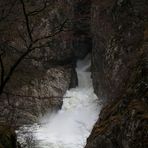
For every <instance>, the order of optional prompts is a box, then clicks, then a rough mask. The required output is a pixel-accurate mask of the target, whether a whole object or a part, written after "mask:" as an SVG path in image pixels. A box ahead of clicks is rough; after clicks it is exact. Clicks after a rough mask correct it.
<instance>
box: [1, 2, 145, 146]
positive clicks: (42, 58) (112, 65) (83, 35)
mask: <svg viewBox="0 0 148 148" xmlns="http://www.w3.org/2000/svg"><path fill="white" fill-rule="evenodd" d="M13 2H15V1H13V0H8V1H6V3H5V2H0V4H1V5H2V6H5V7H6V8H7V9H6V14H7V11H8V9H9V7H10V8H11V5H10V6H9V4H11V3H13ZM24 2H25V5H26V7H27V8H26V10H27V11H28V12H30V11H32V9H35V10H38V8H40V7H42V4H43V1H41V0H37V1H34V0H32V1H30V2H29V1H27V0H26V1H24ZM47 2H48V3H47V4H46V5H47V6H48V7H47V8H46V9H45V11H43V12H41V13H39V14H37V15H35V17H32V16H31V18H30V20H31V24H30V26H35V28H34V30H35V31H34V34H33V37H36V36H40V35H46V33H47V32H49V31H50V32H54V29H55V26H57V25H59V24H60V23H61V22H63V21H64V20H65V19H68V22H67V23H66V26H65V30H64V31H62V32H60V33H59V34H58V35H57V36H55V37H53V38H51V39H50V40H49V43H48V47H42V48H40V49H37V50H36V51H34V52H32V53H31V55H30V56H28V57H27V58H26V59H24V60H23V61H22V62H21V63H20V65H19V66H18V68H17V69H16V71H15V73H14V74H13V76H12V78H11V80H10V82H9V83H8V84H7V86H6V88H5V90H4V92H5V93H3V94H2V95H1V96H0V98H1V100H0V112H1V114H0V121H1V122H2V123H5V122H8V123H9V124H11V125H13V127H17V126H20V125H23V124H30V123H34V122H37V121H38V118H39V117H40V116H42V115H44V114H45V113H46V112H47V111H48V110H51V111H52V110H56V111H57V110H59V109H60V108H61V107H62V102H63V100H62V97H63V95H64V94H65V92H66V90H67V89H69V88H73V87H76V86H77V83H78V82H77V74H76V71H75V66H76V61H77V60H78V59H83V58H84V57H85V56H86V55H87V54H88V53H90V54H91V63H92V64H91V72H92V81H93V87H94V91H95V93H96V95H97V96H98V98H99V99H100V100H101V101H102V102H103V108H102V110H101V112H100V115H99V117H98V121H97V122H96V124H95V125H94V128H93V130H92V132H91V135H90V136H89V137H88V139H87V144H86V146H85V147H86V148H147V147H148V126H147V125H148V98H147V97H148V96H147V95H148V94H147V60H148V59H147V58H148V52H147V49H148V1H147V0H103V1H101V0H75V1H74V0H55V1H47ZM12 8H13V9H12V10H11V15H10V16H9V17H8V18H7V21H2V22H1V21H0V30H1V31H0V34H1V39H0V47H1V49H2V48H4V49H7V50H6V55H5V57H4V64H5V66H6V71H7V69H9V67H11V64H12V63H13V62H14V61H15V59H16V58H17V57H18V56H19V55H20V53H21V52H22V51H23V50H24V48H25V42H24V38H25V39H26V36H27V35H26V31H27V30H26V25H24V21H23V19H24V15H23V13H22V8H21V7H20V3H19V0H17V1H16V3H15V5H13V7H12ZM0 10H1V11H0V12H1V14H3V13H2V12H3V11H4V10H3V9H2V7H1V8H0ZM8 12H9V11H8ZM17 12H19V13H17ZM16 18H17V19H16ZM15 19H16V20H15ZM12 22H13V23H12ZM12 28H13V29H12ZM20 32H21V33H22V34H20ZM22 35H23V37H22ZM6 41H8V42H6ZM26 42H28V39H26ZM18 50H19V54H18ZM32 57H33V58H32ZM1 69H2V67H1ZM1 74H2V73H1ZM8 129H9V128H8ZM3 131H4V130H0V135H1V133H4V132H3ZM12 133H13V132H12ZM10 135H11V134H10ZM12 135H14V134H12ZM3 137H5V135H4V136H2V138H1V137H0V147H2V148H5V147H6V148H7V147H8V146H4V145H3V141H2V140H1V139H5V138H3ZM6 137H7V134H6ZM10 137H11V136H10ZM12 137H15V136H12ZM15 139H16V138H12V140H11V139H10V141H15ZM8 141H9V138H8ZM10 145H12V146H10V147H12V148H13V147H14V148H15V147H16V144H14V143H13V144H11V142H10Z"/></svg>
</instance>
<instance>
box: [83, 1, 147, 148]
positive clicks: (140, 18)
mask: <svg viewBox="0 0 148 148" xmlns="http://www.w3.org/2000/svg"><path fill="white" fill-rule="evenodd" d="M147 29H148V1H146V0H103V1H101V0H97V1H96V0H93V1H92V34H93V35H92V38H93V44H92V45H93V47H92V77H93V84H94V89H95V93H96V94H97V95H98V97H99V98H100V99H102V100H104V102H105V104H106V105H104V107H103V109H102V111H101V113H100V117H99V120H98V121H97V123H96V125H95V126H94V129H93V131H92V134H91V135H90V137H89V138H88V141H87V145H86V148H98V147H99V148H146V147H147V146H148V141H147V139H148V128H147V123H148V119H147V115H148V101H147V95H148V94H147V66H146V63H147V58H148V53H147V51H148V46H147V45H148V36H147Z"/></svg>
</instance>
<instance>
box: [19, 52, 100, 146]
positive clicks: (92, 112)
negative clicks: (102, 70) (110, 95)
mask: <svg viewBox="0 0 148 148" xmlns="http://www.w3.org/2000/svg"><path fill="white" fill-rule="evenodd" d="M90 65H91V63H90V58H89V55H88V56H87V57H86V58H85V59H84V60H80V61H78V62H77V68H76V71H77V75H78V87H77V88H73V89H70V90H68V91H67V92H66V94H65V96H64V99H63V106H62V109H61V110H60V111H58V112H57V113H55V114H52V115H51V114H50V113H49V114H47V115H45V116H44V117H43V118H42V119H41V125H40V126H35V127H36V128H34V129H33V137H34V139H35V140H36V141H38V144H37V145H36V146H34V147H33V146H32V147H31V148H84V146H85V144H86V139H87V137H88V136H89V134H90V132H91V130H92V128H93V125H94V124H95V122H96V120H97V118H98V114H99V110H100V105H99V102H98V98H97V97H96V95H95V94H94V91H93V87H92V80H91V73H90V72H89V68H90ZM20 139H21V140H19V141H23V139H22V138H20ZM27 148H29V147H27Z"/></svg>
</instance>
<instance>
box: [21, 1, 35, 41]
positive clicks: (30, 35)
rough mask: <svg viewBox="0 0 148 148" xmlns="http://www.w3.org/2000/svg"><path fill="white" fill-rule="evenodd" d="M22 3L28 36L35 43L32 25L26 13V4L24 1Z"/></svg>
mask: <svg viewBox="0 0 148 148" xmlns="http://www.w3.org/2000/svg"><path fill="white" fill-rule="evenodd" d="M20 2H21V4H22V8H23V13H24V17H25V20H26V27H27V32H28V36H29V38H30V40H31V41H33V39H32V34H31V28H30V24H29V17H28V15H27V12H26V7H25V3H24V1H23V0H20Z"/></svg>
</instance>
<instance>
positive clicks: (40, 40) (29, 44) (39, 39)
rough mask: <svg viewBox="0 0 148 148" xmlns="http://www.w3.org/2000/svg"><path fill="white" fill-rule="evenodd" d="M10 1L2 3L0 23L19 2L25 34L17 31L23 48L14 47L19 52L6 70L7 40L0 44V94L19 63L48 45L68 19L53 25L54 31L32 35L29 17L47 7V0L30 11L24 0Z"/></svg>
mask: <svg viewBox="0 0 148 148" xmlns="http://www.w3.org/2000/svg"><path fill="white" fill-rule="evenodd" d="M9 1H11V4H10V6H9V7H8V6H7V3H6V4H5V5H4V6H5V7H4V8H3V9H2V10H1V12H0V15H1V16H0V23H2V22H3V21H5V20H7V18H8V17H9V16H10V14H11V13H12V10H13V9H14V6H15V5H16V4H19V6H20V7H21V11H22V14H23V22H24V27H25V28H26V35H25V36H24V34H22V33H21V32H19V31H18V32H19V36H20V38H21V39H22V40H23V42H24V45H25V47H24V48H23V49H16V48H15V50H16V52H18V53H19V57H18V59H17V60H16V61H15V62H14V63H12V64H11V67H10V69H9V70H8V71H7V72H6V70H5V64H4V60H3V57H4V56H5V52H6V50H5V46H3V45H4V44H7V41H4V42H3V43H1V44H0V95H1V94H2V93H3V92H4V89H5V87H6V84H7V83H8V82H9V81H10V79H11V78H12V75H13V74H14V72H15V70H16V69H17V67H18V66H19V65H20V63H21V62H22V61H23V60H24V59H25V58H26V57H27V56H28V55H29V54H30V53H32V52H33V51H34V50H36V49H41V48H44V47H48V46H49V44H48V43H49V41H50V39H51V38H53V37H54V36H56V35H58V34H59V33H60V32H62V31H63V30H64V27H65V25H66V23H67V21H68V19H65V20H63V22H62V23H60V24H59V25H58V26H56V27H55V29H54V32H52V33H48V34H47V35H43V36H42V35H40V36H34V34H35V29H34V28H35V26H33V25H32V23H31V19H32V17H35V16H36V15H38V14H39V13H41V12H43V11H44V10H45V9H46V8H47V3H48V1H47V0H43V3H42V4H43V6H41V8H35V9H34V10H32V11H29V9H28V8H27V5H26V3H25V0H8V3H9Z"/></svg>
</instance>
